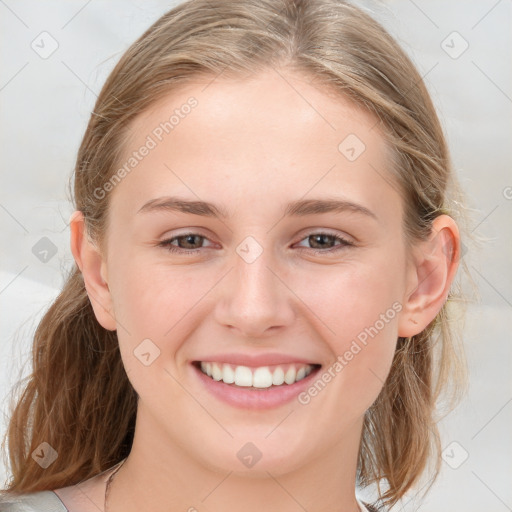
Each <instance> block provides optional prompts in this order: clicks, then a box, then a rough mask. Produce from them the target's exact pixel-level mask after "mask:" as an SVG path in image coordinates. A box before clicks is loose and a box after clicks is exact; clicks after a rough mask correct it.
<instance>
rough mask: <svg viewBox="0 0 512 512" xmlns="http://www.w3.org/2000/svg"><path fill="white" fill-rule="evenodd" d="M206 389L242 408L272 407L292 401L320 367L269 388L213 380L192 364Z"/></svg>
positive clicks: (220, 398)
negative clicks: (305, 375) (287, 382)
mask: <svg viewBox="0 0 512 512" xmlns="http://www.w3.org/2000/svg"><path fill="white" fill-rule="evenodd" d="M191 366H192V369H193V370H194V372H195V373H196V374H197V375H198V377H199V379H200V380H201V382H202V383H203V385H204V386H205V387H206V389H207V390H208V391H209V392H210V393H211V394H212V395H214V396H215V397H217V398H218V399H219V400H221V401H223V402H225V403H227V404H229V405H232V406H234V407H239V408H242V409H270V408H273V407H279V406H280V405H284V404H286V403H288V402H291V401H292V400H293V399H294V398H296V397H297V395H299V394H300V393H301V392H302V391H304V390H305V389H306V388H307V387H308V386H309V385H310V383H311V380H312V379H313V378H314V377H315V375H316V374H317V373H318V370H319V369H320V367H317V368H315V369H314V370H313V371H312V372H311V373H310V374H309V375H308V376H307V377H304V378H303V379H302V380H299V381H298V382H294V383H293V384H282V385H281V386H271V387H269V388H253V387H246V388H244V387H241V386H240V387H239V386H235V385H233V384H226V383H224V382H222V381H216V380H213V379H212V378H211V377H208V375H205V374H204V373H203V372H202V371H201V370H200V369H199V368H198V367H197V366H195V365H194V364H192V365H191Z"/></svg>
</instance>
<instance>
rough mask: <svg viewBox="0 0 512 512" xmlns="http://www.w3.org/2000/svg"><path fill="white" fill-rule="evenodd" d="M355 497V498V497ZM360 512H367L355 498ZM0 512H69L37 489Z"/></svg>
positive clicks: (0, 501)
mask: <svg viewBox="0 0 512 512" xmlns="http://www.w3.org/2000/svg"><path fill="white" fill-rule="evenodd" d="M356 499H357V498H356ZM357 504H358V505H359V508H360V509H361V512H368V509H367V508H366V507H365V506H364V505H363V503H362V502H361V501H360V500H359V499H357ZM0 512H69V511H68V509H67V508H66V507H65V506H64V503H62V501H61V500H60V498H59V497H58V496H57V494H56V493H54V492H53V491H39V492H33V493H26V494H22V495H20V496H18V497H14V496H10V497H9V498H5V497H4V498H0Z"/></svg>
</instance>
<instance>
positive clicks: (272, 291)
mask: <svg viewBox="0 0 512 512" xmlns="http://www.w3.org/2000/svg"><path fill="white" fill-rule="evenodd" d="M270 253H271V251H270V250H266V251H263V253H262V254H260V255H259V256H258V257H257V258H256V259H255V260H254V261H252V262H250V260H246V259H244V258H243V257H241V256H239V255H238V254H235V255H234V258H233V261H234V268H233V269H232V270H231V272H229V274H228V275H227V276H226V279H225V280H223V281H224V282H223V285H222V286H221V294H222V296H221V298H220V300H219V301H218V302H217V307H216V320H217V322H218V323H219V324H221V325H223V326H225V327H228V328H230V329H233V330H235V331H238V333H237V334H239V335H240V336H243V337H246V338H253V339H254V338H265V337H268V336H269V335H275V333H276V331H277V330H278V329H283V328H285V327H286V326H288V325H291V324H292V322H293V320H294V317H295V313H294V308H293V297H294V295H293V293H292V291H291V290H290V285H289V284H288V283H286V280H287V277H286V272H285V271H279V270H278V267H277V265H276V264H275V260H274V259H273V258H271V256H270Z"/></svg>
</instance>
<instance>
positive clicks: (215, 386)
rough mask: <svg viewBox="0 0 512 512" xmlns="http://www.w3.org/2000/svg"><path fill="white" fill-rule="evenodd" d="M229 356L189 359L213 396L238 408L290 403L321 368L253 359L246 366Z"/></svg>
mask: <svg viewBox="0 0 512 512" xmlns="http://www.w3.org/2000/svg"><path fill="white" fill-rule="evenodd" d="M230 359H231V361H229V362H224V361H222V360H217V361H208V360H205V361H192V362H191V367H192V369H193V370H194V371H193V373H194V374H195V375H196V378H198V379H199V381H200V383H201V384H202V385H203V387H204V388H205V389H206V391H207V392H209V393H210V394H211V395H212V397H213V398H215V399H218V400H220V401H221V402H223V403H225V404H228V405H230V406H232V407H236V408H241V409H253V410H261V409H269V408H275V407H279V406H282V405H284V404H286V403H289V402H291V401H292V400H294V399H296V398H297V396H298V395H299V394H300V393H301V392H302V391H304V390H305V389H307V387H308V386H310V385H311V382H312V380H313V379H314V378H315V375H316V374H317V373H318V372H319V370H320V368H321V365H320V364H312V363H306V362H284V361H282V362H280V364H266V365H261V364H262V363H263V362H264V361H261V362H260V361H258V362H256V360H254V359H253V360H251V363H250V366H249V365H248V364H247V362H246V361H244V360H240V358H233V357H232V358H230ZM237 359H238V360H237ZM243 362H246V364H236V363H243ZM272 362H275V360H274V361H272ZM256 364H260V365H261V366H257V365H256Z"/></svg>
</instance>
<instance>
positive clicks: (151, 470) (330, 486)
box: [108, 403, 362, 512]
mask: <svg viewBox="0 0 512 512" xmlns="http://www.w3.org/2000/svg"><path fill="white" fill-rule="evenodd" d="M139 407H140V403H139ZM354 427H355V428H354V429H353V431H352V432H351V433H350V435H349V436H347V437H345V438H344V439H343V441H342V442H340V443H339V445H338V446H336V447H334V449H332V448H331V449H329V450H326V453H324V454H320V455H319V456H318V455H317V456H316V457H315V458H310V459H309V460H308V461H307V463H306V464H304V465H302V466H300V467H297V468H294V469H293V470H292V471H286V472H282V471H280V470H279V468H275V470H273V469H272V468H266V469H264V470H263V469H262V470H260V471H259V472H256V471H254V472H253V471H250V472H245V473H244V472H240V471H238V468H237V467H234V468H233V469H231V470H230V469H229V468H226V469H220V468H218V467H214V466H209V465H208V464H205V463H204V461H198V460H197V459H195V458H193V457H191V455H190V453H189V452H188V451H187V452H186V451H185V450H183V448H181V447H180V446H179V445H178V444H177V443H173V441H172V439H169V435H168V434H165V433H164V432H163V431H162V430H161V429H160V428H159V427H158V425H156V424H155V423H154V422H153V421H152V420H151V419H150V417H149V416H145V415H143V414H140V409H139V412H138V414H137V427H136V432H135V436H134V441H133V445H132V449H131V452H130V455H129V456H128V458H127V459H126V461H125V462H124V464H123V465H122V466H121V467H120V469H119V471H117V473H116V475H115V478H114V480H113V483H112V485H111V488H110V491H109V498H108V510H109V512H120V511H123V512H135V511H140V510H151V511H152V512H168V511H169V510H183V511H188V512H200V511H202V510H206V509H207V510H208V511H210V512H220V511H225V510H233V509H236V508H240V504H243V509H244V511H245V512H260V511H261V510H265V509H267V510H268V509H269V508H270V509H273V510H279V511H280V512H297V511H298V510H307V511H308V512H324V511H326V510H329V511H332V512H334V511H339V512H359V510H360V509H359V506H358V504H357V501H356V498H355V474H356V465H357V456H358V450H359V441H360V432H361V428H362V418H361V421H360V424H359V425H355V426H354ZM150 432H151V434H149V433H150ZM255 468H256V466H255Z"/></svg>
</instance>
